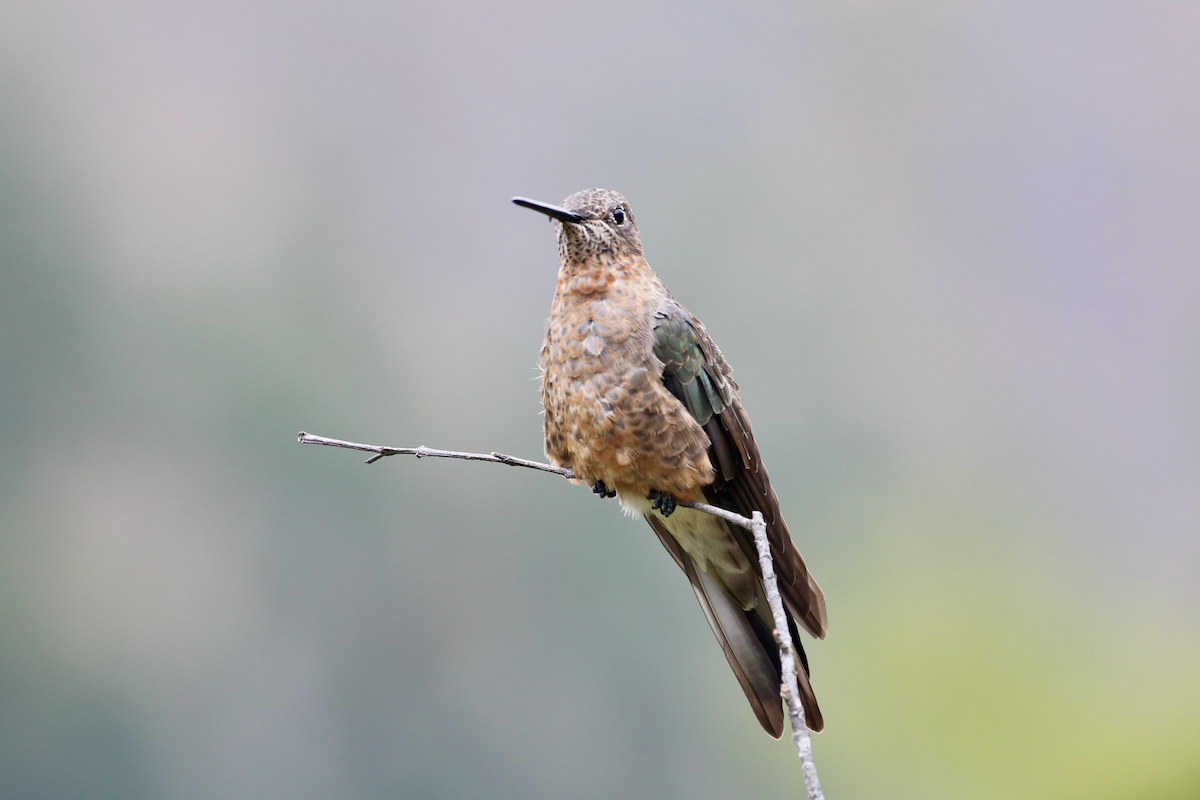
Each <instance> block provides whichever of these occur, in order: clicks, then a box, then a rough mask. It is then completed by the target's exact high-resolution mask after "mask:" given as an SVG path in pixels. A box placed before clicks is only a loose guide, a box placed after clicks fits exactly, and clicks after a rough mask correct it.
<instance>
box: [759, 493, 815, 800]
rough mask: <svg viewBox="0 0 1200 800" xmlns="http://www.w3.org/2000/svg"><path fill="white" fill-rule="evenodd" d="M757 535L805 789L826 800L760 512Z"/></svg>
mask: <svg viewBox="0 0 1200 800" xmlns="http://www.w3.org/2000/svg"><path fill="white" fill-rule="evenodd" d="M750 530H751V532H752V533H753V534H754V546H755V547H756V548H757V549H758V565H759V566H760V567H761V568H762V576H763V586H765V587H766V590H767V605H769V606H770V607H771V616H772V617H774V619H775V630H774V634H775V643H776V644H777V645H779V671H780V672H781V673H783V678H782V680H783V685H782V686H781V687H780V689H779V691H780V693H781V694H782V695H783V699H784V701H785V702H786V703H787V707H788V715H789V716H790V717H791V718H792V741H793V742H795V743H796V752H797V753H799V754H800V768H801V769H802V770H804V785H805V786H806V787H807V788H808V800H825V794H824V793H823V792H822V791H821V782H820V781H819V780H818V779H817V765H816V763H815V762H814V761H813V754H812V739H811V738H810V737H809V735H808V723H807V722H806V721H805V719H804V706H803V705H801V703H800V687H799V686H798V685H797V684H796V650H795V647H794V646H793V644H792V635H791V633H789V632H788V624H787V615H785V614H784V613H783V601H782V600H781V599H780V598H779V584H778V583H777V582H776V580H775V565H774V563H773V562H772V561H771V543H770V542H769V541H768V540H767V523H766V522H765V521H764V520H763V515H762V513H761V512H759V511H755V512H754V518H753V520H752V521H751V523H750Z"/></svg>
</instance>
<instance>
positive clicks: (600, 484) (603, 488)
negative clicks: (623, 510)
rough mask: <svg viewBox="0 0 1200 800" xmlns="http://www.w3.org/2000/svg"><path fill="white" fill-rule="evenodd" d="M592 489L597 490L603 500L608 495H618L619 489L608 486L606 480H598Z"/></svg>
mask: <svg viewBox="0 0 1200 800" xmlns="http://www.w3.org/2000/svg"><path fill="white" fill-rule="evenodd" d="M592 491H593V492H595V493H596V494H598V495H600V499H601V500H603V499H604V498H606V497H616V496H617V490H616V489H610V488H608V486H607V485H606V484H605V483H604V481H596V482H595V483H593V484H592Z"/></svg>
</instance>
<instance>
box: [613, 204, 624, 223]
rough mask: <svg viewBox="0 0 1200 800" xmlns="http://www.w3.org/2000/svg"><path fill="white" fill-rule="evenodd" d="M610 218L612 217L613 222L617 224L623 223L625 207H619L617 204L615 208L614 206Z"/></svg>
mask: <svg viewBox="0 0 1200 800" xmlns="http://www.w3.org/2000/svg"><path fill="white" fill-rule="evenodd" d="M612 218H613V222H615V223H617V224H618V225H624V224H625V209H623V208H621V207H620V206H617V207H616V208H614V209H613V210H612Z"/></svg>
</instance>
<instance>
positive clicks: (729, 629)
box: [646, 514, 824, 739]
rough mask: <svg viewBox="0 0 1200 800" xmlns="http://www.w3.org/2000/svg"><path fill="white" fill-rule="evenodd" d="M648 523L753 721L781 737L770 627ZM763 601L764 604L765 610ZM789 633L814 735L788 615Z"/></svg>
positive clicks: (662, 529) (815, 710)
mask: <svg viewBox="0 0 1200 800" xmlns="http://www.w3.org/2000/svg"><path fill="white" fill-rule="evenodd" d="M646 521H647V522H649V523H650V527H651V528H653V529H654V532H655V533H656V534H657V535H658V538H659V540H660V541H661V542H662V543H663V546H664V547H666V549H667V551H668V552H669V553H670V554H671V556H672V557H673V558H674V559H675V562H676V563H677V564H679V567H680V568H681V569H682V570H683V572H684V574H686V575H687V577H688V581H689V582H690V583H691V585H692V591H693V592H695V595H696V600H698V601H699V603H700V608H701V609H702V610H703V611H704V617H705V619H707V620H708V624H709V627H710V628H712V632H713V635H714V636H716V637H717V642H718V643H719V644H720V645H721V650H722V651H724V653H725V659H726V661H728V662H729V666H730V668H731V669H732V670H733V674H734V675H735V676H736V677H737V680H738V683H739V684H740V685H741V687H742V691H743V692H744V693H745V695H746V699H747V700H748V701H749V702H750V707H751V708H752V709H753V710H754V715H755V716H756V717H757V718H758V721H759V724H760V725H762V727H763V730H765V731H766V732H767V733H769V734H770V735H771V736H773V737H774V738H776V739H778V738H779V737H780V736H782V735H783V721H784V713H783V702H782V698H781V696H780V692H779V684H780V667H779V649H778V647H777V646H776V644H775V638H774V636H773V635H772V626H771V625H770V624H768V623H767V622H765V621H764V620H763V618H762V617H760V616H759V611H760V609H751V610H749V611H745V610H743V609H742V607H741V606H740V605H739V604H738V603H737V602H736V601H735V600H734V599H733V598H732V597H730V596H729V594H728V593H726V591H725V590H724V589H722V588H721V586H720V585H718V583H717V582H716V581H715V580H713V579H712V578H711V577H709V575H708V574H707V573H705V572H704V571H703V570H700V569H697V568H696V565H695V563H694V562H693V561H692V559H691V557H690V556H688V554H687V553H685V552H684V551H683V548H682V547H680V546H679V543H678V542H677V541H676V540H675V537H674V536H672V535H671V533H670V531H668V530H667V528H666V526H665V525H664V524H663V523H662V521H661V520H660V519H658V518H657V517H656V516H655V515H653V514H648V515H647V516H646ZM760 591H761V590H760ZM765 603H766V600H765V598H764V599H763V601H762V605H763V608H765ZM787 616H788V628H789V632H790V633H791V635H792V642H793V643H794V645H795V648H796V653H797V655H798V656H799V658H800V666H799V668H798V669H797V670H796V672H797V675H796V679H797V685H798V686H799V689H800V699H801V702H802V704H803V705H804V715H805V718H806V719H805V721H806V722H807V723H808V727H810V728H812V729H813V730H814V731H820V730H821V729H822V728H823V727H824V720H823V719H822V717H821V709H820V707H819V706H818V705H817V698H816V695H815V694H814V693H813V690H812V686H811V685H810V683H809V679H808V659H807V657H806V656H805V653H804V648H803V646H802V645H801V643H800V635H799V631H798V630H797V628H796V622H795V620H794V619H793V616H792V614H791V613H790V610H789V612H788V613H787Z"/></svg>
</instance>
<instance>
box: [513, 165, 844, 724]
mask: <svg viewBox="0 0 1200 800" xmlns="http://www.w3.org/2000/svg"><path fill="white" fill-rule="evenodd" d="M512 201H513V202H514V203H516V204H517V205H519V206H523V207H525V208H529V209H532V210H534V211H537V212H540V213H542V214H545V215H546V216H548V217H550V218H551V219H552V220H554V226H555V229H556V232H557V235H558V262H559V265H558V284H557V287H556V289H555V292H554V301H553V303H552V305H551V308H550V318H549V320H548V321H547V323H546V336H545V340H544V342H543V344H542V350H541V355H540V358H539V366H540V368H541V383H542V386H541V389H542V407H543V411H544V420H543V429H544V433H545V439H546V456H547V457H548V458H549V459H550V460H551V461H552V462H554V463H555V464H557V465H558V466H562V467H567V468H569V469H571V470H573V471H574V473H575V475H576V477H577V478H578V479H579V480H581V481H582V482H584V483H586V484H588V485H590V486H591V488H592V491H593V492H595V493H596V494H598V495H600V497H602V498H609V497H618V498H620V503H621V505H622V507H623V508H624V509H625V510H626V512H628V513H629V514H630V515H632V516H635V517H642V518H644V519H645V520H646V521H647V522H648V523H649V524H650V527H651V528H652V529H653V530H654V533H655V534H656V535H657V536H658V539H659V541H661V542H662V544H663V546H664V547H665V548H666V549H667V551H668V552H669V553H670V554H671V556H672V557H673V558H674V559H675V562H676V563H677V564H678V565H679V567H680V568H681V569H682V570H683V572H684V574H685V575H686V576H687V578H688V581H689V582H690V583H691V586H692V590H693V591H694V592H695V595H696V599H697V600H698V601H700V606H701V608H702V609H703V610H704V616H705V618H706V619H707V620H708V624H709V626H710V627H711V628H712V632H713V634H714V635H715V636H716V637H717V641H718V642H719V643H720V645H721V648H722V650H724V652H725V658H726V660H728V662H729V666H730V667H732V669H733V672H734V674H735V675H736V676H737V680H738V683H739V684H740V685H741V687H742V691H743V692H745V694H746V699H747V700H749V701H750V706H751V708H753V710H754V713H755V715H756V716H757V718H758V721H759V723H760V724H761V725H762V727H763V729H764V730H766V732H767V733H769V734H770V735H771V736H773V737H775V738H777V739H778V738H779V737H780V736H781V735H782V734H783V720H784V713H783V708H782V700H781V697H780V666H779V650H778V648H777V647H776V645H775V641H774V638H773V629H774V621H773V618H772V616H771V612H770V609H769V608H768V606H767V600H766V592H765V589H764V588H763V580H762V572H761V569H760V567H759V563H758V555H757V550H756V549H755V546H754V541H753V538H752V537H751V535H750V532H749V531H746V530H744V529H742V528H740V527H737V526H735V525H730V524H729V523H727V522H725V521H724V520H722V519H720V518H719V517H715V516H713V515H711V514H706V513H704V512H701V511H697V510H695V509H692V508H688V507H685V506H678V505H677V504H678V503H679V502H680V501H702V502H706V503H709V504H712V505H715V506H719V507H721V508H725V509H728V510H730V511H733V512H736V513H738V514H740V515H742V516H744V517H750V516H751V515H752V513H753V512H754V511H759V512H761V513H762V515H763V518H764V520H765V521H766V524H767V536H768V539H769V540H770V543H771V555H772V558H773V561H774V566H775V571H776V573H777V576H778V580H779V590H780V594H781V596H782V598H783V601H784V607H785V610H786V613H787V617H788V628H789V631H790V633H791V635H792V641H793V642H794V643H795V645H796V652H797V653H798V655H799V657H800V663H801V665H802V667H803V670H798V672H799V674H798V675H797V678H798V681H797V682H798V685H799V688H800V695H801V700H802V702H803V704H804V715H805V718H806V720H807V722H808V726H809V727H810V728H812V729H813V730H814V731H819V730H821V729H822V728H823V727H824V721H823V720H822V717H821V710H820V708H819V707H818V705H817V698H816V696H815V695H814V694H813V689H812V685H811V682H810V680H809V666H808V658H807V656H806V655H805V653H804V648H803V646H801V644H800V637H799V633H798V631H797V625H799V626H800V627H803V628H804V629H805V630H806V631H808V632H809V633H810V634H812V635H813V636H814V637H816V638H818V639H823V638H825V633H826V628H827V620H826V614H825V597H824V595H823V594H822V593H821V589H820V587H818V586H817V583H816V581H814V580H813V578H812V576H811V575H810V574H809V572H808V568H807V567H806V566H805V564H804V559H803V558H802V557H801V555H800V552H799V551H798V550H797V549H796V546H795V544H793V543H792V539H791V535H790V534H789V533H788V528H787V523H786V522H784V519H783V515H782V514H781V513H780V510H779V499H778V498H777V497H776V495H775V491H774V490H773V489H772V488H771V481H770V479H769V478H768V477H767V470H766V467H765V466H763V463H762V459H761V457H760V456H759V450H758V446H757V445H756V444H755V441H754V434H753V432H752V430H751V428H750V419H749V417H748V416H747V415H746V411H745V409H744V408H743V407H742V401H741V398H740V397H739V393H738V392H739V389H738V385H737V383H736V382H735V381H734V379H733V375H732V370H731V368H730V366H729V364H728V363H726V361H725V359H724V357H722V355H721V351H720V349H718V347H717V345H716V344H715V343H714V342H713V340H712V339H711V338H710V337H709V335H708V332H707V331H706V330H705V329H704V325H702V324H701V322H700V320H698V319H696V317H695V316H693V315H692V314H691V313H690V312H689V311H688V310H687V309H686V308H684V307H683V306H682V305H680V304H679V303H678V302H677V301H676V300H675V299H674V298H672V297H671V293H670V292H668V291H667V289H666V287H665V286H664V285H663V283H662V281H661V280H659V278H658V276H657V275H656V274H655V273H654V270H652V269H651V268H650V265H649V264H648V263H647V262H646V258H645V255H644V254H643V251H642V242H641V235H640V234H639V232H638V228H637V224H636V223H635V222H634V218H633V212H632V211H631V210H630V208H629V203H628V202H626V200H625V198H624V197H622V196H621V195H620V194H618V193H617V192H614V191H610V190H607V189H587V190H585V191H582V192H576V193H575V194H573V195H571V196H570V197H568V198H567V199H566V200H564V201H563V204H562V205H561V206H555V205H550V204H548V203H541V202H538V201H536V200H529V199H527V198H524V197H514V198H513V199H512Z"/></svg>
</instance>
